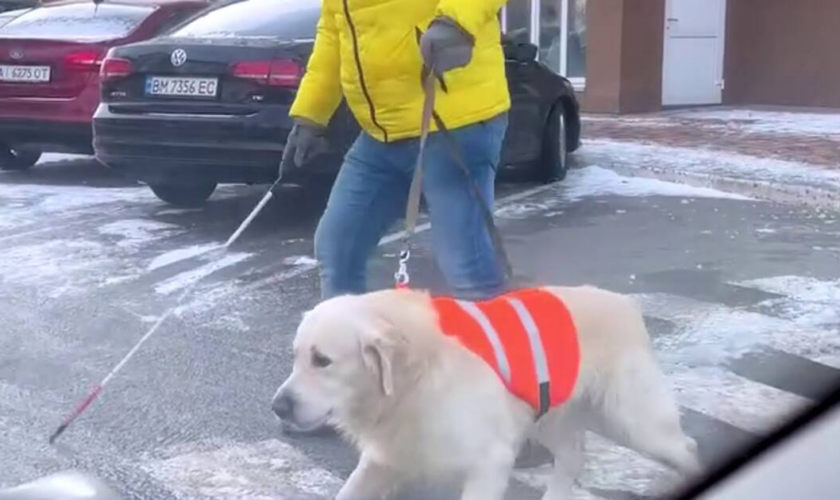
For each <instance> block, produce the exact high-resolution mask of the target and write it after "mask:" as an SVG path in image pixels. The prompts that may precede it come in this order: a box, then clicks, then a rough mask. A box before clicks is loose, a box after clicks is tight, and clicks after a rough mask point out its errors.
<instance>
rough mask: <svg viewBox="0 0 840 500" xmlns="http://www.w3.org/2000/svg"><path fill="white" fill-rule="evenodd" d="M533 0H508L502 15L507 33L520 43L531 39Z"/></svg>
mask: <svg viewBox="0 0 840 500" xmlns="http://www.w3.org/2000/svg"><path fill="white" fill-rule="evenodd" d="M532 2H533V0H508V2H507V4H505V9H504V12H503V13H502V15H503V16H504V20H505V22H504V23H503V24H504V27H505V34H507V36H508V37H510V38H511V39H512V40H514V41H516V42H520V43H526V42H530V41H531V17H532V16H531V8H532V5H531V4H532Z"/></svg>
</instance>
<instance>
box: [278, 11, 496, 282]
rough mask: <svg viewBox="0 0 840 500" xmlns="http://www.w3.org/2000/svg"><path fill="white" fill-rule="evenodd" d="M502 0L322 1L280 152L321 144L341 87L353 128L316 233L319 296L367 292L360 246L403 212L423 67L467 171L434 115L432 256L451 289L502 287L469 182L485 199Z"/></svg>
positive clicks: (429, 149)
mask: <svg viewBox="0 0 840 500" xmlns="http://www.w3.org/2000/svg"><path fill="white" fill-rule="evenodd" d="M503 4H504V0H322V7H321V17H320V20H319V22H318V28H317V35H316V38H315V43H314V48H313V52H312V55H311V57H310V59H309V62H308V64H307V68H306V73H305V75H304V77H303V80H302V82H301V85H300V88H299V90H298V93H297V96H296V98H295V101H294V103H293V105H292V107H291V111H290V115H291V117H292V119H293V120H294V122H295V126H294V127H293V129H292V131H291V132H290V134H289V137H288V139H287V143H286V148H285V151H284V157H288V158H291V159H292V160H293V162H294V163H295V164H296V165H297V166H298V167H301V166H304V165H306V163H307V162H308V161H309V160H310V158H311V157H312V156H314V155H315V154H317V152H318V151H320V150H321V149H322V148H323V147H324V141H325V129H326V126H327V124H328V123H329V121H330V118H331V117H332V116H333V114H334V113H335V111H336V109H337V108H338V106H339V104H340V103H341V100H342V98H345V99H346V102H347V104H348V107H349V108H350V110H351V111H352V113H353V115H354V116H355V118H356V120H357V121H358V122H359V124H360V125H361V128H362V132H361V134H360V135H359V137H358V138H357V140H356V141H355V143H354V144H353V146H352V147H351V148H350V149H349V151H348V152H347V154H346V156H345V158H344V163H343V165H342V166H341V169H340V170H339V173H338V177H337V178H336V182H335V185H334V186H333V188H332V192H331V194H330V198H329V201H328V203H327V207H326V210H325V212H324V214H323V216H322V217H321V219H320V221H319V223H318V227H317V229H316V232H315V256H316V258H317V260H318V262H319V266H320V270H321V293H322V296H323V297H324V298H329V297H333V296H335V295H339V294H348V293H363V292H365V291H366V268H367V260H368V257H369V256H370V254H371V252H372V251H373V249H374V248H375V247H376V246H377V244H378V243H379V241H380V239H381V238H382V236H383V235H384V234H385V233H386V232H387V231H388V230H389V229H390V228H391V227H392V226H393V225H394V223H395V222H396V221H397V220H398V219H400V218H401V216H402V215H403V214H404V213H405V206H406V202H407V196H408V191H409V186H410V184H411V178H412V174H413V170H414V167H415V162H416V157H417V153H418V149H419V139H418V138H419V135H420V123H421V114H422V107H423V100H424V94H423V87H422V81H421V73H422V70H423V68H424V66H425V67H426V68H434V70H435V72H436V73H437V75H438V77H439V82H438V83H437V85H438V88H437V89H436V103H435V111H436V112H437V114H438V115H439V117H440V119H441V120H442V121H443V123H444V124H445V125H446V127H447V128H448V129H449V134H450V135H451V137H452V138H453V139H454V140H455V141H456V142H457V143H458V148H459V149H460V151H461V152H462V155H463V157H464V159H465V161H466V163H467V164H468V165H467V166H468V167H469V170H470V172H469V177H471V179H468V178H467V176H466V175H465V173H464V172H463V171H462V169H461V168H459V166H458V165H457V163H456V162H455V160H454V158H453V156H452V151H451V149H450V145H449V144H448V143H447V138H445V137H443V135H442V133H441V132H439V131H436V128H435V127H434V125H433V129H432V130H433V132H432V133H431V134H430V135H429V139H428V142H427V144H426V156H425V161H424V178H423V191H424V195H425V198H426V202H427V204H428V207H429V211H430V216H431V221H432V239H433V245H434V250H435V254H436V259H437V263H438V265H439V267H440V269H441V271H442V272H443V275H444V277H445V279H446V281H447V284H448V285H449V287H450V288H451V289H452V294H453V295H454V296H457V297H459V298H465V299H482V298H489V297H493V296H495V295H498V294H500V293H502V292H503V291H504V290H505V287H506V283H505V278H504V272H503V269H502V268H501V266H500V265H499V262H498V260H497V257H496V255H495V253H494V248H493V244H492V240H491V236H490V234H489V233H488V229H487V228H486V227H485V224H484V221H483V219H482V212H481V207H480V205H479V203H481V201H480V200H477V199H474V198H473V195H472V193H471V191H470V186H469V183H470V182H475V183H476V184H477V186H478V188H479V189H480V191H481V192H482V194H483V196H484V198H485V200H487V201H488V203H490V204H491V206H490V207H489V208H490V209H492V203H493V199H494V196H493V194H494V193H493V191H494V189H493V188H494V181H495V175H496V169H497V167H498V164H499V161H500V155H501V148H502V141H503V139H504V136H505V131H506V128H507V112H508V109H509V108H510V95H509V93H508V86H507V79H506V76H505V64H504V54H503V50H502V45H501V29H500V25H499V20H498V15H499V11H500V9H501V7H502V5H503ZM441 81H442V85H441ZM284 163H285V162H284Z"/></svg>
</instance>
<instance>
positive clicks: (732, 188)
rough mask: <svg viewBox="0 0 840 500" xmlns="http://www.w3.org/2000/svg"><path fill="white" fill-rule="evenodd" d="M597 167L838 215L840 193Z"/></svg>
mask: <svg viewBox="0 0 840 500" xmlns="http://www.w3.org/2000/svg"><path fill="white" fill-rule="evenodd" d="M605 163H606V162H600V163H598V165H600V166H603V167H605V168H609V169H610V170H613V171H615V172H616V173H619V174H621V175H624V176H626V177H644V178H648V179H658V180H661V181H667V182H675V183H679V184H686V185H689V186H694V187H704V188H712V189H717V190H719V191H725V192H728V193H733V194H740V195H742V196H749V197H751V198H755V199H758V200H763V201H771V202H775V203H782V204H785V205H800V206H806V207H810V208H815V209H820V210H831V211H840V191H836V190H830V189H822V188H818V187H814V186H807V185H802V184H783V183H779V182H769V181H760V180H749V179H744V178H739V177H727V176H722V175H710V174H698V173H696V172H688V171H685V170H674V169H663V168H655V167H626V166H622V165H616V164H605Z"/></svg>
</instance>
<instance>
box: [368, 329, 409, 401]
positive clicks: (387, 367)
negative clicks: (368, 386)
mask: <svg viewBox="0 0 840 500" xmlns="http://www.w3.org/2000/svg"><path fill="white" fill-rule="evenodd" d="M399 343H400V341H399V339H398V336H397V332H396V328H395V327H394V325H393V324H391V323H389V322H387V321H385V320H378V321H376V322H375V324H374V325H372V326H371V327H370V329H369V330H368V331H367V332H366V334H365V337H364V339H363V341H362V359H363V360H364V363H365V366H366V367H367V368H368V369H369V370H371V371H373V372H374V373H376V375H377V377H378V378H379V382H380V386H381V389H382V392H383V393H384V394H385V395H386V396H390V395H392V394H393V393H394V371H393V365H394V357H395V355H396V352H397V349H398V344H399Z"/></svg>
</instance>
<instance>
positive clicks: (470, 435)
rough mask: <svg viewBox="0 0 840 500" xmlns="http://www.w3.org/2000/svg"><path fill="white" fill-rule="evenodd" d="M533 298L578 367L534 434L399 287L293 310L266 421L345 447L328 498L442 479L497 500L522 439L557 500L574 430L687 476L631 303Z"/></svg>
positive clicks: (421, 300) (474, 499) (574, 463)
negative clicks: (335, 489) (571, 338)
mask: <svg viewBox="0 0 840 500" xmlns="http://www.w3.org/2000/svg"><path fill="white" fill-rule="evenodd" d="M546 290H548V291H549V292H551V293H554V294H556V295H557V296H559V297H560V298H561V299H562V300H563V301H564V303H565V304H566V306H567V307H568V309H569V311H570V313H571V315H572V318H573V320H574V323H575V325H576V327H577V330H578V338H579V345H580V350H581V352H580V356H581V363H580V372H579V378H578V380H577V384H576V386H575V389H574V392H573V394H572V397H571V398H570V400H569V401H568V402H566V403H565V404H563V405H561V406H558V407H556V408H554V409H552V410H550V411H549V412H548V413H547V414H546V415H545V416H543V417H542V418H541V419H540V420H539V421H538V422H536V423H535V422H534V418H535V412H534V410H533V409H532V408H531V407H530V406H529V405H528V404H526V403H525V402H523V401H521V400H519V399H518V398H516V397H515V396H513V395H512V394H511V393H510V392H509V391H508V389H507V388H506V387H505V386H504V385H503V383H502V381H501V380H500V378H499V377H498V375H497V374H496V373H495V372H494V371H493V369H492V368H491V367H490V366H488V365H487V364H486V363H485V362H484V361H483V360H482V359H481V358H479V357H478V356H477V355H475V354H474V353H472V352H471V351H469V350H467V349H465V348H464V347H463V346H461V344H459V343H458V342H457V341H456V340H453V339H452V338H450V337H447V336H445V335H444V334H443V333H442V332H441V331H440V329H439V327H438V321H437V317H436V315H435V312H434V309H433V307H432V303H431V299H430V296H429V295H428V294H426V293H424V292H416V291H404V290H399V291H398V290H386V291H380V292H373V293H369V294H365V295H357V296H343V297H338V298H334V299H331V300H327V301H324V302H322V303H321V304H319V305H318V306H316V307H315V308H314V309H313V310H311V311H309V312H307V313H306V314H305V315H304V319H303V321H302V322H301V324H300V326H299V328H298V331H297V335H296V337H295V340H294V367H293V370H292V373H291V375H290V376H289V378H288V379H287V380H286V381H285V382H284V383H283V385H282V386H281V387H280V388H279V389H278V391H277V394H276V395H275V398H274V408H275V412H276V413H277V414H278V416H280V417H281V418H283V419H284V420H286V421H288V422H290V423H292V424H293V425H296V426H298V427H300V428H314V427H318V426H320V425H322V424H323V423H329V424H330V425H333V426H335V427H337V428H338V429H339V430H340V431H341V432H342V433H343V434H344V435H346V437H348V438H349V439H350V440H352V441H353V442H354V443H355V444H356V445H357V446H358V448H359V450H360V453H361V457H360V460H359V464H358V466H357V467H356V469H355V470H354V471H353V473H352V474H351V475H350V477H349V478H348V480H347V482H346V483H345V484H344V486H343V487H342V488H341V490H340V491H339V493H338V496H337V499H338V500H369V499H380V498H390V496H391V495H393V494H394V493H396V492H398V491H399V488H400V487H401V486H402V485H404V484H405V482H407V481H412V480H426V481H430V480H439V479H445V478H448V479H456V480H458V481H461V482H462V484H463V489H462V496H461V498H462V500H502V499H503V498H504V496H505V492H506V490H507V485H508V481H509V476H510V473H511V471H512V468H513V465H514V461H515V459H516V456H517V453H518V451H519V449H520V446H521V445H522V444H523V442H524V441H525V440H526V439H528V438H529V437H530V438H534V439H536V440H538V441H539V442H540V443H541V444H542V445H543V446H545V447H546V448H548V449H549V450H550V451H551V452H552V453H553V455H554V458H555V460H554V464H555V465H554V469H553V473H552V476H551V478H550V482H549V486H548V489H547V491H546V493H545V496H544V497H543V498H544V500H560V499H565V498H569V497H570V496H571V488H572V485H573V483H574V481H575V479H576V478H577V476H578V474H579V473H580V471H581V469H582V466H583V445H584V443H583V441H584V433H585V431H586V430H590V431H593V432H597V433H598V434H601V435H603V436H605V437H607V438H609V439H611V440H613V441H615V442H616V443H618V444H620V445H623V446H626V447H628V448H630V449H633V450H635V451H637V452H639V453H642V454H644V455H646V456H648V457H650V458H652V459H654V460H656V461H658V462H660V463H662V464H664V465H666V466H669V467H671V468H673V469H676V470H677V471H679V472H682V473H684V474H686V475H688V476H689V477H694V476H695V475H697V474H699V473H700V472H701V467H700V464H699V461H698V459H697V445H696V443H695V441H694V440H693V439H691V438H689V437H687V436H686V435H685V434H684V433H683V430H682V428H681V426H680V420H679V413H678V410H677V406H676V404H675V401H674V398H673V396H672V394H671V392H670V390H669V388H668V387H667V384H666V381H665V379H664V377H663V375H662V373H661V372H660V370H659V368H658V366H657V364H656V362H655V360H654V356H653V352H652V349H651V344H650V339H649V336H648V332H647V330H646V328H645V324H644V320H643V318H642V314H641V312H640V309H639V308H638V306H637V305H636V304H635V303H634V302H632V301H631V300H630V299H629V298H628V297H626V296H623V295H619V294H616V293H612V292H609V291H605V290H601V289H598V288H594V287H589V286H583V287H547V288H546ZM325 365H326V366H325Z"/></svg>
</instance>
